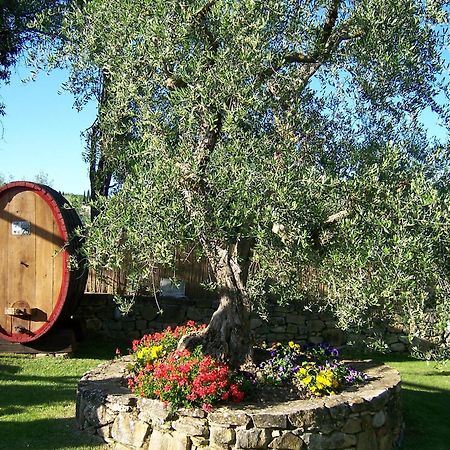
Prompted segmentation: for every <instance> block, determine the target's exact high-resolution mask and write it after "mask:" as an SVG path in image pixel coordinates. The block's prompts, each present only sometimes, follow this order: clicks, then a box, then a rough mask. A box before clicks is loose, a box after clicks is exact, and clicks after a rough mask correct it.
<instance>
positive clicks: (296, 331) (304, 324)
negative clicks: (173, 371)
mask: <svg viewBox="0 0 450 450" xmlns="http://www.w3.org/2000/svg"><path fill="white" fill-rule="evenodd" d="M159 303H160V305H161V308H162V313H159V312H158V309H157V307H156V304H155V301H154V299H152V298H138V299H137V300H136V303H135V305H134V307H133V309H132V310H131V311H130V313H129V314H127V315H123V314H122V313H121V312H120V311H119V309H118V308H117V305H116V304H115V303H114V301H113V298H112V296H110V295H104V294H86V295H85V296H84V298H83V300H82V302H81V304H80V306H79V307H78V310H77V312H76V317H77V318H78V319H80V320H81V321H82V322H83V323H84V324H85V326H86V328H87V331H88V332H89V333H96V334H100V335H103V336H106V337H110V338H114V339H125V340H128V341H131V340H132V339H138V338H141V337H142V336H143V335H144V334H146V333H153V332H155V331H161V330H162V329H164V328H166V327H167V326H169V325H170V326H176V325H179V324H182V323H184V322H186V321H187V320H195V321H197V322H200V323H207V322H208V321H209V319H210V318H211V315H212V314H213V312H214V311H215V309H216V307H217V301H214V300H211V299H208V298H201V299H198V300H195V301H193V300H190V299H187V298H183V299H179V298H177V299H160V300H159ZM268 317H269V320H268V321H264V320H262V319H260V318H259V317H257V316H256V315H255V316H254V317H253V318H252V321H251V327H252V331H253V333H254V335H255V338H256V339H257V340H265V341H268V342H275V341H280V342H286V341H289V340H295V341H297V342H312V343H315V344H317V343H320V342H323V341H326V342H328V343H329V344H332V345H336V346H343V345H347V344H353V345H355V344H356V345H357V346H360V347H361V348H364V347H367V344H368V343H370V342H372V344H373V348H374V349H375V350H380V349H383V350H389V351H392V352H405V351H407V350H408V348H409V345H410V343H409V339H408V336H407V335H406V334H405V333H404V332H403V331H402V330H401V329H400V328H394V327H391V326H387V325H383V324H380V325H379V326H378V327H375V328H372V329H367V330H365V332H364V334H356V333H348V332H345V333H344V332H343V331H341V330H339V329H338V328H337V326H336V321H335V320H334V319H333V317H332V316H331V314H327V313H320V312H311V311H306V310H302V308H300V307H299V306H290V307H280V306H275V305H273V306H271V307H270V308H269V314H268ZM428 329H429V330H431V329H432V327H428ZM445 339H447V343H448V344H450V326H449V330H448V333H447V335H446V336H433V335H432V333H431V331H430V333H429V336H428V338H427V340H426V341H421V342H414V343H413V345H418V346H419V347H422V348H425V349H427V347H429V346H430V345H431V344H432V343H437V342H445Z"/></svg>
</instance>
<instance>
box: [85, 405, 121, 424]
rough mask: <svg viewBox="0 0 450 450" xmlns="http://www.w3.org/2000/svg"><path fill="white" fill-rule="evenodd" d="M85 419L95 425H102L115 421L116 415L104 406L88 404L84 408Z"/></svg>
mask: <svg viewBox="0 0 450 450" xmlns="http://www.w3.org/2000/svg"><path fill="white" fill-rule="evenodd" d="M83 416H84V419H85V420H86V421H87V422H88V423H89V424H90V425H93V426H94V427H101V426H103V425H107V424H110V423H113V422H114V417H115V416H114V415H113V414H111V412H110V411H109V410H108V409H107V408H106V407H105V406H104V405H100V406H96V405H95V404H87V405H86V406H85V407H84V410H83Z"/></svg>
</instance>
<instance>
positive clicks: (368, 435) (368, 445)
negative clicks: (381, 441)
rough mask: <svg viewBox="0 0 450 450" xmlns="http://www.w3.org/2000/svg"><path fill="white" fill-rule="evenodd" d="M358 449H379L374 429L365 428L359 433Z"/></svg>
mask: <svg viewBox="0 0 450 450" xmlns="http://www.w3.org/2000/svg"><path fill="white" fill-rule="evenodd" d="M356 450H378V445H377V437H376V434H375V431H374V430H365V431H363V432H362V433H359V434H358V442H357V445H356Z"/></svg>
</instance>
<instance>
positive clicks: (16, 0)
mask: <svg viewBox="0 0 450 450" xmlns="http://www.w3.org/2000/svg"><path fill="white" fill-rule="evenodd" d="M66 3H67V0H2V1H1V2H0V81H4V82H7V81H8V80H9V77H10V74H11V68H12V67H13V66H14V65H15V64H16V62H17V60H18V58H19V57H20V55H21V54H22V53H23V52H25V51H26V50H27V49H29V48H31V47H32V46H33V44H34V43H35V41H36V39H37V38H38V35H39V34H41V33H45V34H50V35H51V34H57V30H58V24H59V23H60V19H61V13H62V9H61V8H62V6H63V5H64V4H66ZM44 12H50V13H49V15H48V17H47V20H46V21H45V24H44V23H43V22H41V24H40V25H41V26H40V27H39V29H37V28H35V27H34V26H33V22H34V21H35V20H36V19H37V17H38V16H40V15H41V14H43V13H44ZM3 113H4V105H3V104H0V114H3Z"/></svg>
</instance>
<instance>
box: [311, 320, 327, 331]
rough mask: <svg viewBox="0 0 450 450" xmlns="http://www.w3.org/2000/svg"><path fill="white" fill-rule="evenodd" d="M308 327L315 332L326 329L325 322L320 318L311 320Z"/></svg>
mask: <svg viewBox="0 0 450 450" xmlns="http://www.w3.org/2000/svg"><path fill="white" fill-rule="evenodd" d="M308 328H309V329H310V330H311V331H313V332H319V331H322V330H324V329H325V323H324V322H323V321H322V320H319V319H315V320H310V321H309V323H308Z"/></svg>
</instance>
